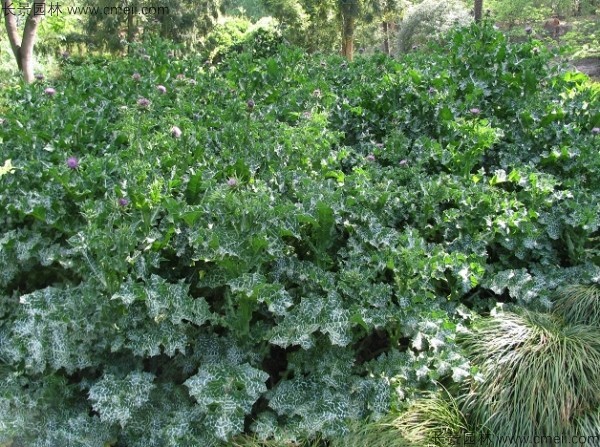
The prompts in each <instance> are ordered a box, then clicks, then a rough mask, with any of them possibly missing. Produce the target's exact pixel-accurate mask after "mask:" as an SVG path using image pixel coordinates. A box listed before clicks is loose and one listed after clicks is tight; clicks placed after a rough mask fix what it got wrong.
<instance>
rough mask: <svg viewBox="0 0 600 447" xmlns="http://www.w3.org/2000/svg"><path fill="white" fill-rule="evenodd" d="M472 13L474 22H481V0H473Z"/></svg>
mask: <svg viewBox="0 0 600 447" xmlns="http://www.w3.org/2000/svg"><path fill="white" fill-rule="evenodd" d="M473 15H474V17H475V21H476V22H481V18H482V17H483V0H475V5H474V7H473Z"/></svg>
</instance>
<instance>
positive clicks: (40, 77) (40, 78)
mask: <svg viewBox="0 0 600 447" xmlns="http://www.w3.org/2000/svg"><path fill="white" fill-rule="evenodd" d="M35 78H36V79H37V80H38V81H43V80H44V75H43V74H42V73H36V75H35Z"/></svg>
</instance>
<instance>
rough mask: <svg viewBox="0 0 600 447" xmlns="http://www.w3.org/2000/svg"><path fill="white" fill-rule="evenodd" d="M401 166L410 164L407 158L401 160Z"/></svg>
mask: <svg viewBox="0 0 600 447" xmlns="http://www.w3.org/2000/svg"><path fill="white" fill-rule="evenodd" d="M399 164H400V166H406V165H407V164H408V161H407V160H400V163H399Z"/></svg>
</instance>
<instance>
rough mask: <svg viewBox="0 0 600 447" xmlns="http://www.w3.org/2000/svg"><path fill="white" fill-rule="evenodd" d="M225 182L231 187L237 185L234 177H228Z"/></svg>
mask: <svg viewBox="0 0 600 447" xmlns="http://www.w3.org/2000/svg"><path fill="white" fill-rule="evenodd" d="M227 184H228V185H229V186H231V187H234V186H237V184H238V181H237V179H236V178H235V177H229V179H228V180H227Z"/></svg>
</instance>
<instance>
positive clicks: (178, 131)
mask: <svg viewBox="0 0 600 447" xmlns="http://www.w3.org/2000/svg"><path fill="white" fill-rule="evenodd" d="M181 133H182V132H181V129H180V128H179V127H177V126H173V127H171V136H172V137H173V138H181Z"/></svg>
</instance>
